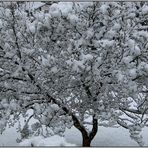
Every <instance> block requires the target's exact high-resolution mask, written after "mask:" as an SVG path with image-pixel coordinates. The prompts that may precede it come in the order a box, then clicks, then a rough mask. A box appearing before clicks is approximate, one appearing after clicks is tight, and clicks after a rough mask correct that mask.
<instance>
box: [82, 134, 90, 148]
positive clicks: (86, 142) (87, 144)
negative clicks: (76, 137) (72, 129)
mask: <svg viewBox="0 0 148 148" xmlns="http://www.w3.org/2000/svg"><path fill="white" fill-rule="evenodd" d="M82 138H83V141H82V146H83V147H90V144H91V139H90V138H89V136H88V135H85V134H82Z"/></svg>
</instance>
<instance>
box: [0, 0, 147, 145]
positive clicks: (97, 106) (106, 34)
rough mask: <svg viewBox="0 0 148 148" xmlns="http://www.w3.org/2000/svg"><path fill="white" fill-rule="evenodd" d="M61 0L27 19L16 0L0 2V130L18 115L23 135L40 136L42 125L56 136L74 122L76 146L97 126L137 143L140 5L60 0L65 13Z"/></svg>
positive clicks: (141, 78)
mask: <svg viewBox="0 0 148 148" xmlns="http://www.w3.org/2000/svg"><path fill="white" fill-rule="evenodd" d="M62 4H63V3H61V2H59V3H54V4H52V5H51V7H50V13H49V14H43V13H42V12H40V13H34V14H33V16H28V15H27V14H26V12H25V11H23V9H22V6H19V5H17V3H9V2H8V3H1V7H0V10H1V11H0V12H1V14H0V19H1V30H0V34H1V37H0V43H1V44H0V96H1V97H0V127H1V129H2V131H3V130H4V129H5V127H6V125H7V124H10V125H12V126H13V125H14V123H15V122H17V120H18V119H19V118H20V115H23V117H24V118H26V123H25V126H24V127H23V129H21V128H20V131H21V133H22V138H26V136H30V135H32V134H44V132H43V129H44V128H45V127H46V136H48V135H49V134H50V135H52V134H62V133H63V132H64V131H65V128H66V127H68V128H71V126H72V125H74V126H75V127H76V128H77V129H78V130H79V131H80V132H81V133H82V138H83V142H82V145H83V146H90V144H91V141H92V140H93V138H94V137H95V135H96V133H97V131H98V126H107V127H112V126H115V127H116V126H117V125H120V126H122V127H124V128H126V129H128V130H129V132H130V137H131V138H132V139H134V140H135V141H136V142H137V143H138V144H139V145H143V142H142V136H141V135H140V131H141V130H142V128H143V127H144V126H147V121H148V115H147V114H148V107H147V105H148V101H147V97H148V93H147V92H148V86H147V80H148V64H147V63H148V59H147V56H148V50H147V48H148V32H147V26H146V25H145V24H143V23H142V22H146V20H147V17H148V6H147V3H146V2H144V3H142V2H91V3H90V2H89V3H67V5H68V6H69V7H68V9H66V10H65V9H64V10H62V9H60V6H62ZM65 5H66V4H65ZM67 12H68V13H67ZM28 111H30V112H32V114H31V115H30V114H28ZM32 118H34V119H36V123H34V124H33V125H32V126H31V129H30V127H29V126H28V124H29V121H30V120H31V119H32ZM90 125H91V126H92V128H91V129H90V128H89V126H90Z"/></svg>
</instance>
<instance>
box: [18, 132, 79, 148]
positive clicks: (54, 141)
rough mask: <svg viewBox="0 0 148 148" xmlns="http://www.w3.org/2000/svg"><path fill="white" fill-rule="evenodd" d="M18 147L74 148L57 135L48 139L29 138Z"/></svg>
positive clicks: (40, 137)
mask: <svg viewBox="0 0 148 148" xmlns="http://www.w3.org/2000/svg"><path fill="white" fill-rule="evenodd" d="M19 145H20V146H32V147H33V146H76V145H74V144H71V143H68V142H66V140H65V139H64V138H63V137H60V136H58V135H55V136H51V137H49V138H44V137H42V136H37V137H31V138H29V139H25V140H24V141H23V142H21V143H20V144H19Z"/></svg>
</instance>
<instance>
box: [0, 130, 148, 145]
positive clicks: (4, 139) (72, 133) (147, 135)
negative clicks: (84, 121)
mask: <svg viewBox="0 0 148 148" xmlns="http://www.w3.org/2000/svg"><path fill="white" fill-rule="evenodd" d="M142 134H143V139H144V141H145V146H148V140H147V139H148V128H145V129H144V131H143V132H142ZM17 137H19V134H18V133H17V132H16V130H15V128H9V129H7V130H6V131H5V132H4V133H3V134H2V135H0V146H18V145H19V144H18V143H17V142H16V138H17ZM65 139H66V142H67V143H66V142H65V143H66V144H67V145H66V144H65V145H64V146H74V145H77V146H81V134H80V132H79V131H78V130H77V129H75V128H72V129H70V130H69V129H68V130H66V132H65ZM60 141H61V143H62V142H63V141H64V140H63V139H60ZM60 141H59V140H57V137H56V136H55V137H54V138H51V140H49V138H48V141H47V140H45V143H43V142H41V143H40V146H48V145H49V146H50V145H51V146H53V145H57V146H59V142H60ZM63 143H64V142H63ZM68 143H70V144H68ZM25 145H26V146H28V145H27V143H24V146H25ZM91 145H92V146H138V145H137V143H136V142H135V141H133V140H131V139H130V137H129V133H128V131H127V130H125V129H123V128H104V127H99V131H98V134H97V136H96V137H95V138H94V140H93V141H92V144H91Z"/></svg>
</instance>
